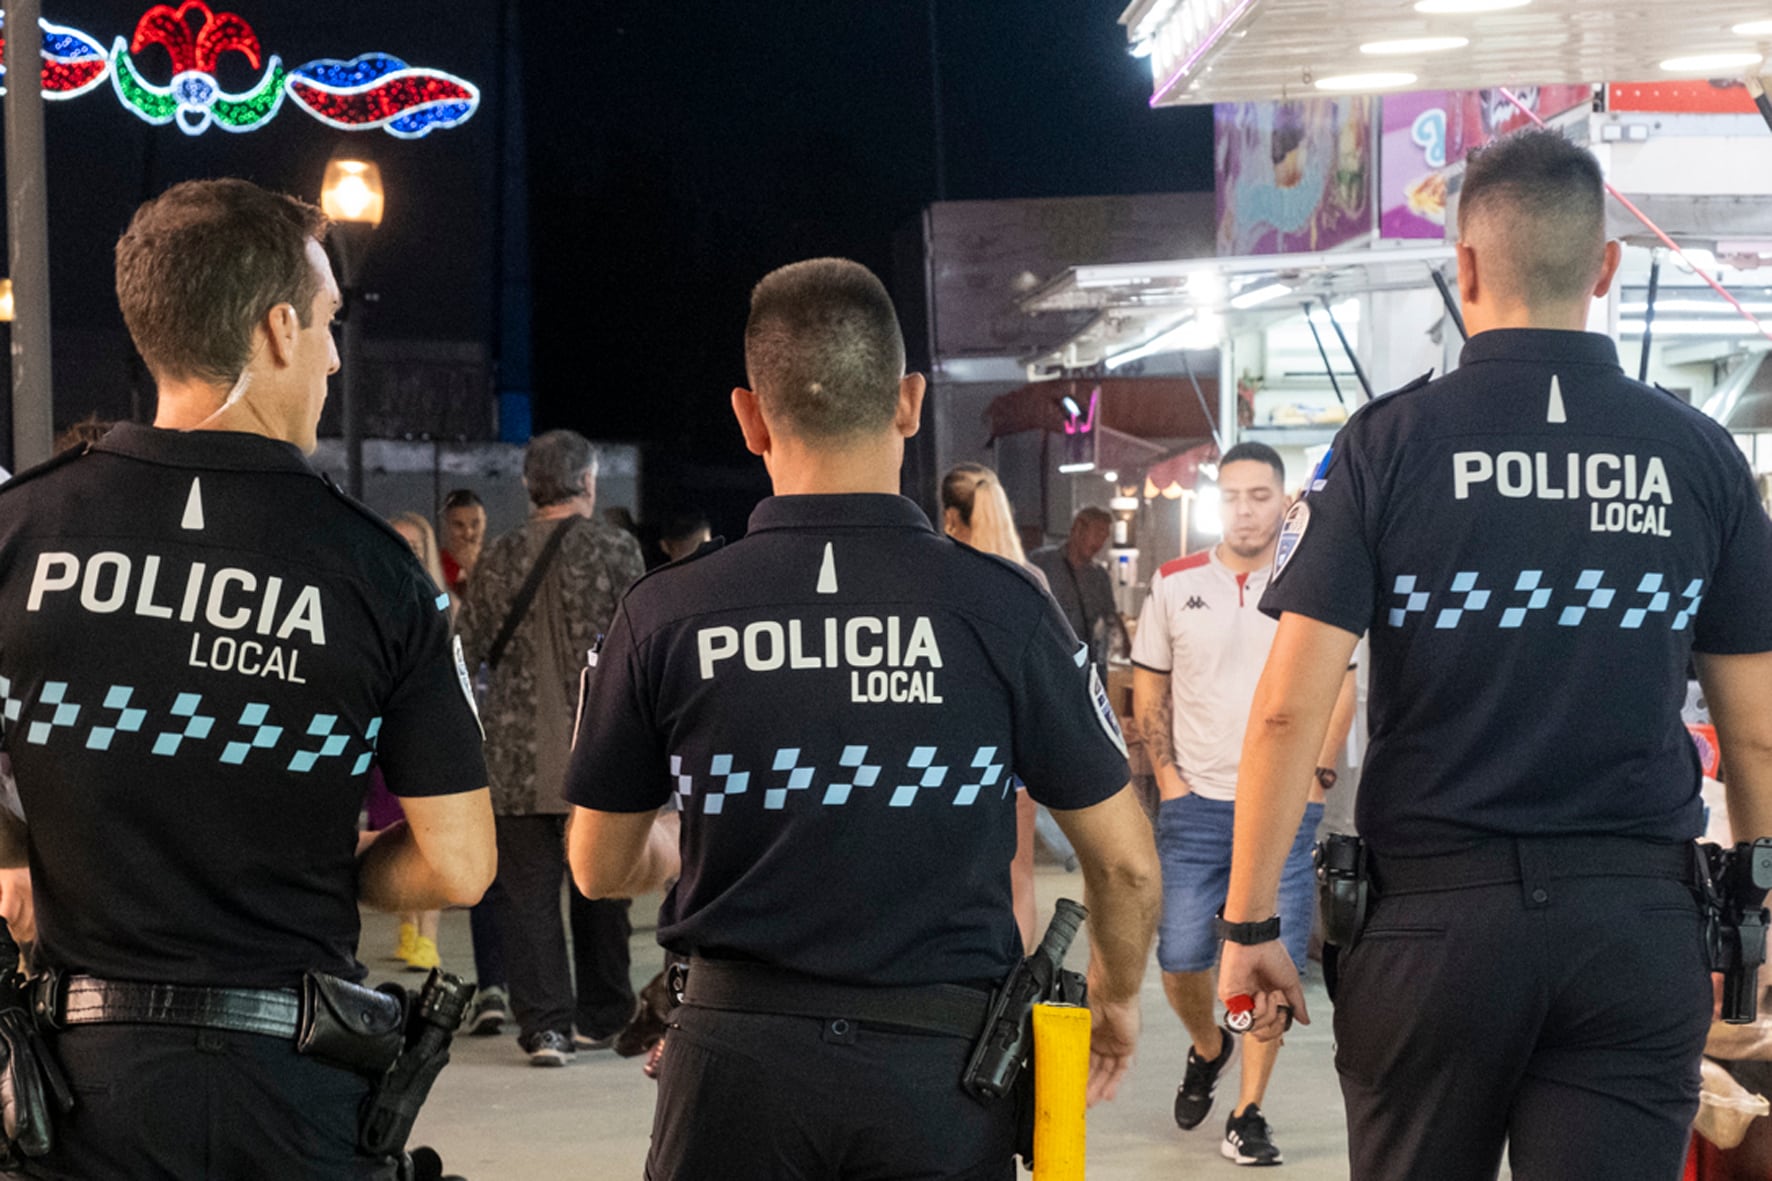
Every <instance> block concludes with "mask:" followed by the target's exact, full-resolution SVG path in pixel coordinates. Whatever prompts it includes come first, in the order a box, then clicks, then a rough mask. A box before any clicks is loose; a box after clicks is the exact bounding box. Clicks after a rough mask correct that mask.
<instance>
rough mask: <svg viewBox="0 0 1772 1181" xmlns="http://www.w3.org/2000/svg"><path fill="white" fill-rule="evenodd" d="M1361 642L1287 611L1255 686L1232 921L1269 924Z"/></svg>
mask: <svg viewBox="0 0 1772 1181" xmlns="http://www.w3.org/2000/svg"><path fill="white" fill-rule="evenodd" d="M1359 642H1360V637H1358V636H1356V635H1354V634H1353V633H1352V632H1346V631H1343V630H1342V629H1340V628H1338V627H1334V626H1332V625H1330V624H1327V623H1322V622H1319V621H1318V620H1315V619H1311V618H1309V617H1308V616H1304V615H1297V614H1294V613H1293V612H1290V611H1288V612H1286V613H1285V614H1284V615H1282V616H1281V617H1280V626H1279V630H1278V631H1276V632H1275V633H1274V646H1273V649H1272V650H1271V651H1270V652H1269V653H1268V658H1267V667H1266V668H1264V669H1263V670H1262V673H1261V681H1260V683H1259V684H1257V685H1256V687H1255V702H1254V704H1253V706H1252V707H1251V708H1250V711H1249V730H1248V734H1247V736H1246V737H1245V738H1244V740H1243V756H1242V760H1241V762H1240V763H1239V764H1238V766H1237V819H1236V837H1235V840H1234V841H1233V844H1232V853H1231V881H1230V891H1229V893H1228V895H1227V896H1226V898H1225V905H1224V917H1225V918H1226V919H1227V920H1229V921H1230V922H1233V923H1253V922H1265V921H1266V920H1267V919H1269V918H1272V917H1273V915H1274V913H1275V898H1276V896H1277V895H1278V893H1279V887H1280V870H1281V868H1282V867H1283V866H1284V865H1285V864H1286V855H1287V854H1288V853H1289V852H1290V851H1291V849H1292V842H1293V838H1294V837H1295V836H1296V835H1297V833H1298V825H1299V822H1300V821H1302V820H1303V819H1304V805H1305V801H1306V798H1307V797H1308V796H1309V794H1310V785H1311V783H1312V782H1313V780H1314V776H1313V774H1312V773H1313V772H1314V771H1315V769H1316V760H1317V756H1318V755H1319V754H1320V753H1321V752H1322V750H1323V737H1324V733H1325V731H1326V730H1327V729H1328V727H1329V719H1330V716H1331V715H1332V714H1333V713H1334V712H1335V705H1336V700H1337V698H1338V697H1340V695H1341V692H1342V686H1343V684H1344V682H1345V681H1346V678H1347V666H1348V658H1349V657H1351V656H1352V655H1353V652H1354V646H1355V645H1356V644H1358V643H1359Z"/></svg>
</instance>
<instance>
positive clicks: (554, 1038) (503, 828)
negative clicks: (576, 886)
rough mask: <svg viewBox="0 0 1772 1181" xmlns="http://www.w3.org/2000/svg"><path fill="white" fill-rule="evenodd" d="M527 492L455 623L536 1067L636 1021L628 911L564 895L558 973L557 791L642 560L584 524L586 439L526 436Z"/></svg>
mask: <svg viewBox="0 0 1772 1181" xmlns="http://www.w3.org/2000/svg"><path fill="white" fill-rule="evenodd" d="M523 484H524V487H525V488H526V489H528V492H529V501H530V506H531V508H530V514H529V519H528V520H527V521H525V522H524V523H523V525H522V526H521V527H520V528H518V529H515V530H513V531H511V532H510V533H507V534H505V535H504V536H503V537H500V538H499V539H498V540H497V541H494V542H492V543H491V544H489V545H488V546H487V547H486V550H485V552H484V553H483V554H482V555H481V558H480V563H479V565H478V566H476V567H475V569H474V577H473V579H472V580H471V581H470V582H469V583H468V593H467V600H466V602H465V603H463V605H462V612H461V621H460V625H461V637H462V647H463V649H464V651H465V653H466V657H467V661H468V665H469V667H476V666H478V665H479V664H480V663H481V662H484V663H486V664H487V665H488V666H489V667H490V668H491V671H492V676H491V692H490V693H489V695H488V698H487V702H486V710H485V716H484V719H483V721H484V724H485V727H486V761H487V766H488V769H489V771H490V773H491V778H492V803H493V810H494V812H496V813H497V817H498V847H499V851H500V862H501V866H502V869H501V873H500V875H499V882H500V884H501V885H502V887H503V889H502V894H503V898H504V901H503V904H502V907H501V911H500V913H499V914H497V915H496V921H497V925H498V928H499V931H500V934H501V937H502V939H503V941H504V954H505V960H506V963H507V965H508V969H509V976H510V981H509V983H510V990H511V1007H512V1009H513V1010H514V1013H515V1016H516V1018H517V1023H518V1025H519V1027H520V1028H521V1035H520V1038H519V1044H520V1045H521V1046H522V1047H523V1050H524V1052H525V1053H527V1054H528V1055H529V1057H530V1061H531V1062H532V1063H534V1064H535V1065H537V1066H564V1065H565V1064H566V1062H567V1061H568V1060H569V1059H570V1058H571V1057H572V1055H573V1053H574V1051H575V1050H576V1049H604V1048H607V1047H608V1046H609V1045H611V1044H612V1043H613V1041H614V1038H615V1035H616V1033H618V1032H619V1031H620V1030H621V1028H622V1026H624V1025H626V1024H627V1022H628V1020H629V1019H630V1018H631V1017H632V1016H633V1012H634V993H633V988H632V985H631V984H630V983H629V980H628V934H629V929H628V914H627V907H628V904H627V903H626V902H625V901H602V902H591V901H589V900H587V899H585V898H584V897H582V896H581V895H580V894H579V893H578V892H577V891H576V890H573V891H571V892H570V897H569V903H568V908H567V909H568V914H569V917H570V921H571V924H572V945H573V957H572V958H573V963H572V965H571V967H570V968H568V965H567V958H566V935H565V929H564V927H563V925H562V923H561V920H560V882H561V880H562V878H563V877H564V875H565V872H566V862H565V851H564V844H563V843H562V842H563V831H564V825H565V819H566V812H567V805H566V802H565V800H564V799H562V798H561V795H560V785H561V782H562V780H563V778H564V776H565V771H566V760H567V755H568V752H569V750H570V748H571V745H572V722H573V714H574V710H575V707H576V703H577V682H578V674H579V670H580V669H581V668H583V667H584V663H585V653H586V652H587V651H588V650H589V649H590V648H591V647H592V646H593V645H594V644H595V643H596V640H597V637H598V635H600V634H601V633H602V632H603V631H605V630H606V629H607V628H608V626H609V621H610V620H611V619H613V618H614V617H615V609H616V606H617V604H619V603H620V601H621V597H622V595H623V594H624V593H625V592H626V591H627V589H628V586H629V585H630V584H631V583H632V582H633V581H634V580H635V579H636V578H638V577H640V575H641V574H642V573H643V572H644V570H645V562H644V560H643V559H642V558H641V556H640V546H639V543H638V542H637V541H635V540H634V538H633V537H632V536H631V535H629V534H627V533H625V532H623V531H622V530H620V529H617V528H615V527H614V526H612V525H609V524H606V523H605V522H603V521H600V520H598V519H597V518H596V517H595V516H594V515H593V514H594V513H595V511H596V504H597V454H596V449H595V448H594V447H593V446H592V445H591V442H590V440H588V439H586V438H585V437H584V436H582V435H580V434H577V433H576V432H573V431H549V432H548V433H547V434H544V435H538V436H536V437H535V438H534V439H532V440H530V443H529V447H528V449H527V450H526V451H525V452H524V456H523ZM574 975H576V977H577V983H576V990H575V987H574V981H573V977H574Z"/></svg>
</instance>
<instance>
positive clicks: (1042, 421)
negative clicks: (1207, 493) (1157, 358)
mask: <svg viewBox="0 0 1772 1181" xmlns="http://www.w3.org/2000/svg"><path fill="white" fill-rule="evenodd" d="M1199 383H1200V388H1199V393H1198V394H1196V393H1195V391H1194V386H1193V383H1191V382H1189V381H1188V380H1187V379H1186V378H1173V377H1102V378H1079V379H1076V380H1073V381H1036V382H1033V383H1032V384H1029V385H1024V386H1022V387H1021V388H1020V389H1018V390H1012V391H1010V392H1009V393H1007V394H1003V395H1002V396H1001V397H998V398H996V399H995V400H994V401H992V402H991V404H990V405H989V406H987V407H985V412H984V421H985V424H986V425H987V426H988V427H989V428H990V432H991V438H993V439H995V438H998V437H999V436H1002V435H1013V434H1016V433H1018V432H1020V431H1050V432H1052V433H1054V434H1060V433H1062V432H1063V431H1064V424H1065V420H1066V418H1067V415H1066V412H1065V408H1064V400H1065V399H1066V398H1070V399H1071V400H1072V401H1073V402H1074V403H1076V404H1077V405H1080V406H1087V405H1088V404H1089V401H1090V397H1091V395H1092V394H1093V393H1094V391H1095V390H1096V389H1098V388H1099V389H1100V390H1101V403H1100V406H1101V410H1100V425H1102V426H1104V427H1106V428H1108V429H1110V430H1113V431H1118V432H1119V433H1121V434H1126V435H1133V436H1136V437H1138V438H1140V439H1199V438H1208V439H1209V438H1211V437H1212V434H1213V430H1214V427H1215V426H1216V423H1215V422H1214V420H1213V417H1208V415H1207V412H1206V411H1205V410H1204V409H1202V407H1201V405H1200V402H1201V400H1202V398H1203V399H1204V401H1205V403H1206V405H1207V406H1210V407H1213V408H1214V416H1215V414H1216V408H1217V406H1218V380H1217V378H1214V377H1202V378H1200V379H1199Z"/></svg>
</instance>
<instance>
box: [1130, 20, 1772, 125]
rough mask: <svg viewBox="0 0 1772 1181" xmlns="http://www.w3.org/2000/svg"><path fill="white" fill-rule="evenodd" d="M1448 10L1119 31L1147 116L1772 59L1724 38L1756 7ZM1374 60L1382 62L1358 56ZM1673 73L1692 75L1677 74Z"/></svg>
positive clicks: (1136, 23)
mask: <svg viewBox="0 0 1772 1181" xmlns="http://www.w3.org/2000/svg"><path fill="white" fill-rule="evenodd" d="M1458 7H1465V8H1467V9H1468V8H1475V7H1477V6H1476V5H1473V4H1466V5H1457V4H1453V3H1448V2H1446V0H1440V2H1439V3H1437V4H1422V5H1415V4H1410V3H1408V2H1406V0H1403V2H1399V0H1134V2H1133V3H1132V4H1131V5H1130V6H1129V7H1128V8H1127V9H1126V11H1125V13H1124V14H1123V15H1122V16H1121V17H1120V23H1122V24H1123V25H1125V26H1126V32H1127V37H1128V39H1129V40H1130V41H1131V42H1132V45H1133V49H1134V52H1136V53H1141V54H1147V55H1148V56H1149V58H1150V63H1151V78H1152V94H1151V105H1152V106H1175V105H1181V104H1190V103H1223V102H1249V101H1258V100H1264V99H1297V98H1304V97H1306V96H1309V95H1315V94H1321V93H1324V92H1325V90H1327V91H1328V92H1330V93H1342V94H1346V93H1352V92H1355V91H1357V90H1358V89H1359V88H1360V87H1359V85H1358V84H1357V83H1353V82H1350V83H1348V84H1345V85H1341V86H1337V85H1335V84H1334V80H1335V79H1337V78H1342V77H1346V76H1348V75H1357V74H1371V73H1379V72H1383V73H1395V74H1407V75H1410V76H1411V81H1410V82H1409V83H1404V84H1402V85H1403V86H1404V87H1405V88H1407V87H1409V86H1412V87H1413V88H1415V89H1422V90H1429V89H1431V90H1477V89H1480V88H1483V87H1493V86H1515V85H1522V84H1537V85H1547V84H1551V83H1584V82H1601V81H1605V80H1607V79H1651V80H1654V79H1666V78H1670V77H1685V78H1699V79H1703V78H1714V77H1730V76H1735V77H1739V76H1740V74H1741V72H1742V63H1741V62H1740V61H1739V59H1735V60H1728V61H1727V64H1724V61H1725V60H1726V59H1719V58H1718V57H1717V56H1716V55H1721V54H1731V53H1733V54H1738V55H1739V54H1747V55H1749V56H1752V55H1753V54H1755V53H1756V52H1757V53H1766V52H1767V51H1768V50H1769V49H1772V37H1768V36H1766V35H1765V33H1764V31H1763V29H1762V30H1761V31H1759V32H1758V33H1755V32H1753V31H1752V30H1751V29H1750V30H1749V31H1748V32H1746V33H1742V34H1737V33H1735V32H1733V31H1732V30H1734V29H1735V28H1736V27H1737V26H1742V25H1750V24H1752V23H1755V22H1764V21H1765V20H1766V19H1767V16H1768V12H1767V9H1766V4H1765V0H1682V3H1678V4H1674V3H1670V2H1665V0H1664V2H1662V3H1654V4H1605V3H1596V2H1595V0H1533V2H1532V3H1530V4H1521V5H1517V6H1514V7H1510V8H1505V9H1500V10H1496V11H1488V12H1476V11H1464V12H1457V11H1449V10H1451V9H1454V8H1458ZM1418 8H1434V9H1438V10H1440V11H1434V12H1422V11H1418ZM1399 43H1413V44H1399ZM1374 46H1376V47H1377V49H1378V50H1388V52H1377V51H1376V50H1374V49H1371V48H1368V47H1374ZM1362 50H1365V52H1362ZM1681 59H1687V60H1689V61H1690V65H1689V66H1686V67H1685V68H1682V62H1681ZM1663 63H1671V65H1670V66H1669V68H1666V69H1664V68H1663ZM1768 68H1772V67H1768ZM1761 72H1767V69H1766V68H1763V69H1762V71H1761ZM1319 83H1323V84H1324V85H1323V87H1321V88H1320V87H1319V85H1318V84H1319Z"/></svg>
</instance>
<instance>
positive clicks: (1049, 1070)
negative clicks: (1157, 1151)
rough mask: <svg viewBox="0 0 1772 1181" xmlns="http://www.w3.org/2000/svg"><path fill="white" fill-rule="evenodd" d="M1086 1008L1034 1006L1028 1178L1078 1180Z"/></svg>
mask: <svg viewBox="0 0 1772 1181" xmlns="http://www.w3.org/2000/svg"><path fill="white" fill-rule="evenodd" d="M1088 1088H1089V1010H1088V1009H1086V1008H1084V1007H1083V1006H1081V1005H1035V1006H1034V1181H1083V1144H1084V1138H1085V1137H1084V1132H1085V1127H1084V1123H1085V1115H1084V1110H1085V1108H1086V1107H1087V1106H1088V1104H1087V1102H1086V1099H1087V1094H1088Z"/></svg>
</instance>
